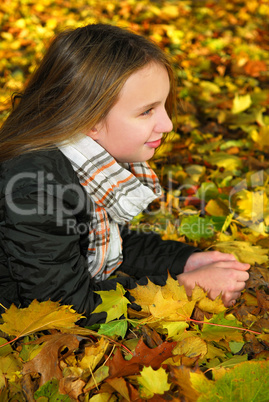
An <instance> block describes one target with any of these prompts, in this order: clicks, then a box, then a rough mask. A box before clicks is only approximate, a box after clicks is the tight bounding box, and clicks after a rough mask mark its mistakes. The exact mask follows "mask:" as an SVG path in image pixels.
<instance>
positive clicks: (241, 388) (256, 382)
mask: <svg viewBox="0 0 269 402" xmlns="http://www.w3.org/2000/svg"><path fill="white" fill-rule="evenodd" d="M190 377H191V383H192V386H193V388H194V389H195V390H196V391H198V392H199V393H200V394H201V395H200V397H199V398H198V402H217V401H244V402H254V401H257V402H265V401H268V378H269V361H268V360H267V361H247V362H243V363H240V364H238V365H236V366H235V367H234V368H233V369H229V370H227V371H226V373H225V374H224V375H223V376H222V377H221V378H219V379H218V380H217V381H210V380H208V379H207V378H206V377H205V376H204V375H202V374H198V373H190Z"/></svg>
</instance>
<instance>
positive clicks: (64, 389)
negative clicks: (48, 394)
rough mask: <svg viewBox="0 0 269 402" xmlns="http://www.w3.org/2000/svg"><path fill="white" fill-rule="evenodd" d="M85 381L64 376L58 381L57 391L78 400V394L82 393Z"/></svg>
mask: <svg viewBox="0 0 269 402" xmlns="http://www.w3.org/2000/svg"><path fill="white" fill-rule="evenodd" d="M84 386H85V382H84V381H83V380H81V379H80V378H72V377H69V376H68V377H64V378H61V379H60V381H59V392H60V394H65V395H68V396H70V398H72V399H74V400H78V397H79V395H81V394H83V388H84Z"/></svg>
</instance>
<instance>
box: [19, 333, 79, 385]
mask: <svg viewBox="0 0 269 402" xmlns="http://www.w3.org/2000/svg"><path fill="white" fill-rule="evenodd" d="M44 338H45V337H44ZM78 346H79V341H78V338H77V336H75V335H70V334H59V333H58V334H55V335H54V336H52V337H50V340H49V341H47V342H46V343H45V344H44V346H43V348H42V350H41V351H40V352H39V353H38V355H37V356H36V357H34V358H33V359H32V360H30V361H29V362H27V363H25V365H24V367H23V370H22V373H23V375H24V374H28V373H39V374H40V375H41V379H40V385H44V384H45V383H46V382H47V381H50V380H52V379H53V378H56V379H58V380H60V379H61V378H62V377H63V374H62V371H61V369H60V367H59V358H60V356H61V355H60V352H61V350H62V349H63V348H68V350H69V351H74V350H75V349H77V348H78Z"/></svg>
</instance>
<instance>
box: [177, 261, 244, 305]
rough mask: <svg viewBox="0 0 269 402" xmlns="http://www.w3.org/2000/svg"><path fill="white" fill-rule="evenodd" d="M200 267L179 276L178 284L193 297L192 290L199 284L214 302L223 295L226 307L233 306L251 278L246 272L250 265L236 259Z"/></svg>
mask: <svg viewBox="0 0 269 402" xmlns="http://www.w3.org/2000/svg"><path fill="white" fill-rule="evenodd" d="M199 254H200V255H201V254H202V253H197V256H198V255H199ZM205 254H206V253H205ZM220 254H221V253H220ZM226 256H227V254H226ZM206 258H208V256H206ZM199 265H200V264H197V266H196V267H195V268H194V265H192V270H189V271H188V272H186V271H185V272H184V273H183V274H180V275H178V276H177V279H178V282H179V283H180V284H181V285H184V286H185V289H186V292H187V294H188V295H191V293H192V289H193V288H194V287H195V285H196V284H197V285H199V286H200V287H202V288H203V289H204V290H205V291H207V292H208V296H209V297H210V298H211V299H213V300H214V299H215V298H216V297H217V296H219V295H220V294H222V300H223V303H224V305H225V306H226V307H229V306H232V305H233V304H234V303H235V301H236V299H237V298H238V297H240V294H241V291H242V290H243V289H244V288H245V284H246V281H247V280H248V278H249V274H248V272H246V271H247V270H248V269H249V268H250V265H249V264H242V263H241V262H238V261H236V259H230V260H229V259H227V260H226V261H222V260H220V261H215V262H211V263H209V264H204V265H202V266H201V267H199Z"/></svg>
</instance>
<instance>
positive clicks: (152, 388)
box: [137, 367, 171, 399]
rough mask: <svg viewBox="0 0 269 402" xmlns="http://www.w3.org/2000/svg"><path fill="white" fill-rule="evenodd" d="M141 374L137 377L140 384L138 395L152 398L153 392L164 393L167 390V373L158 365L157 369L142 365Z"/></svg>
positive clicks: (168, 385)
mask: <svg viewBox="0 0 269 402" xmlns="http://www.w3.org/2000/svg"><path fill="white" fill-rule="evenodd" d="M140 374H141V376H138V377H137V381H138V383H139V385H140V390H139V391H140V396H141V397H142V398H143V399H144V398H147V399H148V398H152V397H153V396H154V395H155V394H161V395H162V394H164V393H165V392H166V391H169V389H170V386H171V385H170V384H168V374H167V373H166V371H165V370H164V369H163V368H162V367H160V368H159V369H158V370H153V368H152V367H143V370H142V371H141V373H140Z"/></svg>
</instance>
